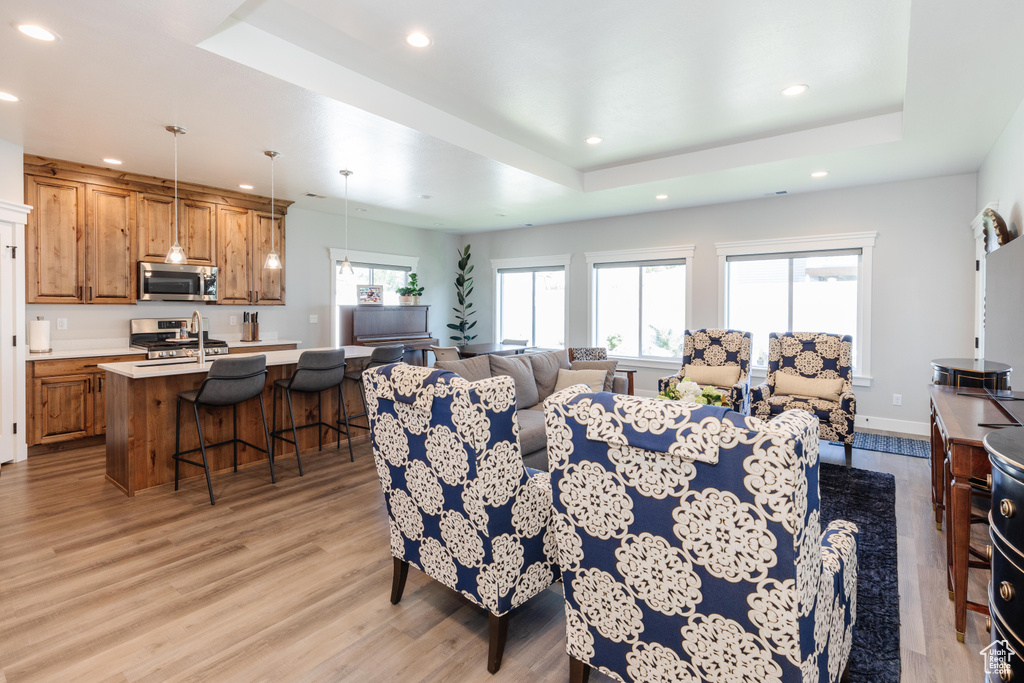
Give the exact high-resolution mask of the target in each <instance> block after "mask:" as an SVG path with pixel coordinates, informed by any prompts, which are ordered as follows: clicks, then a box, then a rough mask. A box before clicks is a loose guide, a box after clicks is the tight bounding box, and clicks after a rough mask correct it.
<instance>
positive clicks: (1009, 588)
mask: <svg viewBox="0 0 1024 683" xmlns="http://www.w3.org/2000/svg"><path fill="white" fill-rule="evenodd" d="M1015 593H1016V591H1014V590H1013V584H1011V583H1010V582H1009V581H1003V582H1002V583H1001V584H999V597H1001V598H1002V599H1003V600H1005V601H1006V602H1010V601H1011V600H1013V596H1014V594H1015Z"/></svg>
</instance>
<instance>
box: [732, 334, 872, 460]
mask: <svg viewBox="0 0 1024 683" xmlns="http://www.w3.org/2000/svg"><path fill="white" fill-rule="evenodd" d="M852 358H853V337H852V336H850V335H848V334H847V335H844V336H842V337H840V336H839V335H837V334H826V333H813V332H772V333H771V334H769V335H768V375H767V376H766V377H765V381H764V383H763V384H759V385H758V386H756V387H754V388H753V389H751V391H750V414H751V415H756V416H757V417H759V418H761V419H762V420H767V419H768V418H770V417H772V416H773V415H779V414H781V413H783V412H785V411H787V410H806V411H807V412H809V413H811V414H812V415H814V416H816V417H817V418H818V419H819V420H820V421H821V438H822V439H824V440H825V441H834V442H836V443H841V444H843V448H844V449H845V451H846V463H847V465H849V464H850V460H851V457H852V454H853V422H854V418H855V417H856V415H857V397H856V396H854V395H853V383H852V381H851V380H852V365H853V362H852ZM780 374H785V375H790V376H791V377H789V378H784V379H787V380H791V378H792V377H797V378H813V379H816V380H817V379H825V380H842V388H841V390H840V391H839V393H838V394H837V395H836V396H835V397H836V398H838V399H839V400H837V401H834V400H829V399H826V398H822V397H820V396H819V397H815V396H808V395H800V394H794V393H789V394H783V393H780V392H778V391H776V385H777V383H778V378H779V375H780Z"/></svg>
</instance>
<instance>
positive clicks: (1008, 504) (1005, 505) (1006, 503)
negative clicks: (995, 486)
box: [999, 498, 1017, 519]
mask: <svg viewBox="0 0 1024 683" xmlns="http://www.w3.org/2000/svg"><path fill="white" fill-rule="evenodd" d="M999 512H1001V513H1002V514H1003V517H1006V518H1007V519H1010V518H1011V517H1013V515H1014V513H1015V512H1017V506H1016V505H1014V504H1013V501H1012V500H1010V499H1009V498H1003V499H1002V500H1001V501H999Z"/></svg>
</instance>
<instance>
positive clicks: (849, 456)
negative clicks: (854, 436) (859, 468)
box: [843, 443, 853, 469]
mask: <svg viewBox="0 0 1024 683" xmlns="http://www.w3.org/2000/svg"><path fill="white" fill-rule="evenodd" d="M843 450H844V451H846V469H850V468H851V467H852V466H853V444H852V443H844V444H843Z"/></svg>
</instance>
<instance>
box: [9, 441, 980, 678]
mask: <svg viewBox="0 0 1024 683" xmlns="http://www.w3.org/2000/svg"><path fill="white" fill-rule="evenodd" d="M822 457H823V460H825V461H832V462H842V460H843V455H842V449H841V448H838V447H831V446H829V447H826V448H825V449H824V453H823V456H822ZM279 462H280V463H281V465H280V467H279V470H278V483H277V484H276V485H272V484H271V483H270V475H269V473H268V471H267V468H266V466H265V465H264V466H254V467H247V468H244V469H242V470H240V471H239V472H238V473H237V474H232V473H230V472H228V473H222V474H217V475H215V476H214V491H215V493H216V495H217V505H216V506H215V507H210V505H209V501H208V499H207V496H206V490H205V483H204V482H203V480H202V479H201V478H199V479H191V480H189V481H188V482H186V483H185V484H183V486H182V490H181V491H179V492H177V493H175V492H174V491H173V487H172V486H164V487H160V488H157V489H153V490H150V491H146V492H143V493H142V494H140V495H138V496H136V497H135V498H133V499H129V498H126V497H125V496H124V495H123V494H122V493H120V492H119V491H118V490H116V489H115V488H114V487H113V486H112V485H110V484H108V483H106V482H105V481H104V478H103V473H104V450H103V447H102V446H91V447H87V448H79V449H74V450H67V451H63V452H58V453H51V454H45V455H35V456H31V457H30V458H29V460H28V461H27V462H23V463H19V464H16V465H4V466H3V468H2V470H0V683H3V682H4V681H6V682H7V683H14V682H15V681H55V680H81V681H165V680H211V681H236V680H237V681H257V680H264V681H283V680H301V681H494V682H495V683H499V682H500V681H531V682H532V681H565V680H567V678H568V661H567V658H566V655H565V650H564V647H565V645H564V640H565V637H564V627H565V620H564V616H563V613H562V602H561V594H560V588H559V587H558V586H555V587H552V588H551V589H549V590H547V591H545V592H543V593H541V594H540V595H539V596H537V597H536V598H535V599H533V600H531V601H530V602H529V603H527V604H526V605H525V606H524V607H523V608H520V610H518V611H517V612H515V613H514V614H513V615H512V618H511V621H510V624H509V635H508V644H507V646H506V648H505V657H504V661H503V663H502V667H501V670H500V671H499V672H498V673H497V674H496V675H494V676H491V675H489V674H488V673H487V669H486V661H487V616H486V614H485V613H484V612H483V611H482V610H480V609H479V608H477V607H474V606H472V605H470V604H469V603H468V602H467V601H466V600H465V599H463V598H462V597H461V596H458V595H456V594H455V593H454V592H453V591H451V590H448V589H447V588H445V587H443V586H441V585H440V584H438V583H436V582H434V581H431V580H429V579H427V578H426V577H425V576H424V575H423V574H421V573H420V572H418V571H416V570H412V571H410V572H409V582H408V585H407V587H406V591H405V597H404V598H403V600H402V602H401V604H399V605H398V606H393V605H391V604H390V602H389V600H388V597H389V592H390V585H391V584H390V582H391V567H392V562H391V555H390V550H389V543H388V532H387V520H386V517H385V512H384V509H383V501H382V497H381V494H380V489H379V487H378V483H377V476H376V470H375V469H374V467H373V463H372V456H371V454H370V448H369V443H368V441H367V440H366V439H365V437H364V438H363V439H361V440H360V442H359V443H358V447H357V449H356V462H355V463H350V462H349V460H348V453H347V450H345V451H344V452H343V453H342V454H339V453H337V452H336V451H335V450H334V449H333V446H332V447H331V448H325V449H324V451H323V452H322V453H317V452H316V451H313V452H309V453H308V454H305V455H304V456H303V466H304V469H305V472H306V476H305V477H302V478H301V479H300V478H299V476H298V473H297V470H296V468H295V461H294V459H281V460H280V461H279ZM854 466H855V467H861V468H864V469H875V470H880V471H885V472H891V473H892V474H894V475H895V476H896V483H897V499H896V514H897V520H898V522H897V523H898V527H899V550H898V552H899V573H900V581H899V586H900V612H901V622H902V623H901V627H900V638H901V644H902V659H903V681H906V682H908V683H927V682H929V681H931V682H946V681H948V682H950V683H953V682H955V683H966V682H967V681H978V680H981V677H982V675H981V671H982V669H981V666H982V659H981V657H980V656H979V655H978V651H979V650H980V649H981V648H982V647H983V646H984V645H986V644H987V642H988V641H987V636H986V634H985V632H984V629H985V624H984V621H985V620H984V618H983V617H980V616H978V615H974V614H969V615H968V632H967V642H966V644H959V643H957V641H956V638H955V636H954V633H953V608H952V603H951V602H950V601H949V599H948V597H947V593H946V582H945V578H944V577H943V570H942V568H943V567H944V563H945V545H944V543H945V540H944V537H943V534H942V532H940V531H937V530H936V529H935V525H934V523H933V522H932V521H931V519H932V513H931V502H930V499H929V493H928V481H929V479H928V476H929V467H928V463H927V461H925V460H920V459H915V458H909V457H903V456H898V455H888V454H879V453H872V452H867V451H855V452H854ZM974 573H975V574H977V576H975V577H974V578H973V580H974V581H975V584H976V585H974V586H972V589H973V591H974V592H973V593H972V596H973V597H975V598H976V599H982V596H983V595H984V585H983V582H984V580H987V578H986V577H983V576H982V575H981V574H980V573H978V572H974ZM607 680H608V679H607V678H606V677H603V676H600V675H598V674H595V675H593V676H591V681H593V682H594V683H603V682H604V681H607Z"/></svg>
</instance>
